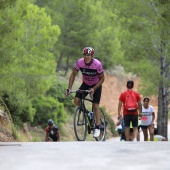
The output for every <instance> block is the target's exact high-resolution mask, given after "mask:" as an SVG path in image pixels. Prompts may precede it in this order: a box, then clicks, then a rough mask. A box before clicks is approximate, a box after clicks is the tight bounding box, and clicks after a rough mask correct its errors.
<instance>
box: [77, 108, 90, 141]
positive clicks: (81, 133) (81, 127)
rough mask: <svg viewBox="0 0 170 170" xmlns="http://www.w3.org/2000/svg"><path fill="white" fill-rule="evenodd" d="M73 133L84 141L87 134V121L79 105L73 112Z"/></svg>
mask: <svg viewBox="0 0 170 170" xmlns="http://www.w3.org/2000/svg"><path fill="white" fill-rule="evenodd" d="M74 133H75V135H76V138H77V140H78V141H85V140H86V135H87V121H86V117H85V114H84V112H83V111H82V109H81V108H80V107H77V108H76V111H75V113H74Z"/></svg>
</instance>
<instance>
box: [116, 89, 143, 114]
mask: <svg viewBox="0 0 170 170" xmlns="http://www.w3.org/2000/svg"><path fill="white" fill-rule="evenodd" d="M133 92H134V94H135V97H136V101H137V102H139V101H140V100H141V97H140V95H139V93H138V92H135V91H133ZM126 95H127V93H126V91H125V92H123V93H121V95H120V97H119V101H121V102H122V103H123V115H127V114H134V115H138V111H137V110H135V111H128V110H126V109H125V107H124V104H125V100H126Z"/></svg>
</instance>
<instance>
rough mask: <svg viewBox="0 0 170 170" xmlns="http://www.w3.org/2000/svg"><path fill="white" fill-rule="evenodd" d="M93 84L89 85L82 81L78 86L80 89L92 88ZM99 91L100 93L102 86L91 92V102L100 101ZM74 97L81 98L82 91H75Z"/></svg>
mask: <svg viewBox="0 0 170 170" xmlns="http://www.w3.org/2000/svg"><path fill="white" fill-rule="evenodd" d="M94 86H95V85H93V86H89V85H87V84H85V83H84V82H83V83H82V84H81V86H80V87H79V89H80V90H89V89H91V88H93V87H94ZM101 93H102V86H100V87H98V88H97V89H96V90H95V91H94V94H93V103H97V104H99V103H100V98H101ZM87 95H88V93H85V96H87ZM75 97H78V98H80V99H82V93H80V92H77V93H76V95H75Z"/></svg>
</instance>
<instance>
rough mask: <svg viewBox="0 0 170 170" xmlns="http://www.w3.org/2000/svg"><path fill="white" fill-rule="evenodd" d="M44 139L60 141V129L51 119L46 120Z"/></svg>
mask: <svg viewBox="0 0 170 170" xmlns="http://www.w3.org/2000/svg"><path fill="white" fill-rule="evenodd" d="M45 141H46V142H48V141H53V142H57V141H60V131H59V129H58V127H57V126H56V125H54V122H53V120H52V119H49V120H48V126H47V127H46V136H45Z"/></svg>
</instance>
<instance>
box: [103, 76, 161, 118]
mask: <svg viewBox="0 0 170 170" xmlns="http://www.w3.org/2000/svg"><path fill="white" fill-rule="evenodd" d="M127 80H128V79H126V78H125V79H122V78H119V77H117V76H114V75H110V74H105V81H104V83H103V89H102V97H101V102H100V105H101V106H104V107H105V109H106V111H107V112H108V113H109V114H111V115H112V118H113V120H116V119H117V107H118V99H119V96H120V94H121V92H123V91H125V90H126V82H127ZM133 81H134V90H135V91H138V90H137V89H138V85H139V83H140V79H139V78H135V79H133ZM141 97H142V96H141ZM150 99H151V100H150V105H152V106H153V107H154V108H155V113H157V103H158V101H157V98H155V97H151V98H150Z"/></svg>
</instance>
